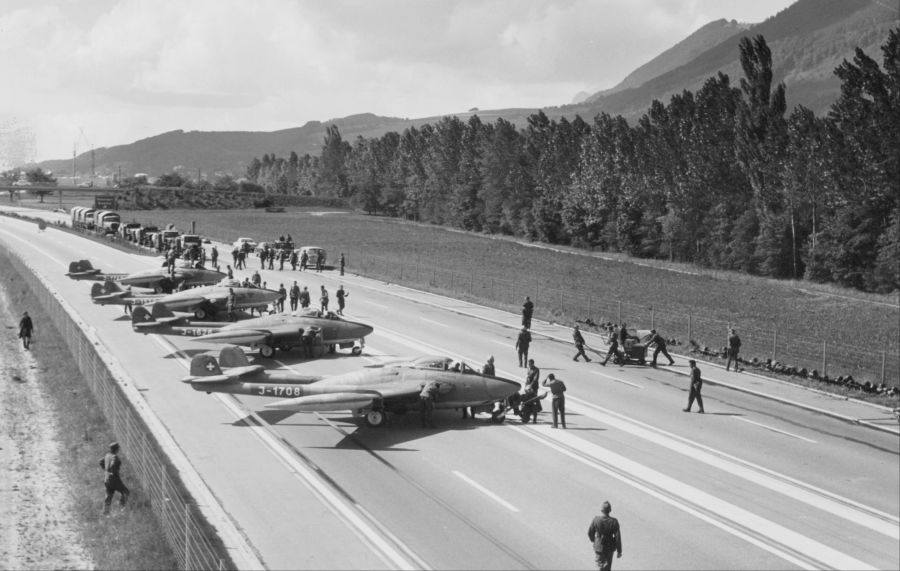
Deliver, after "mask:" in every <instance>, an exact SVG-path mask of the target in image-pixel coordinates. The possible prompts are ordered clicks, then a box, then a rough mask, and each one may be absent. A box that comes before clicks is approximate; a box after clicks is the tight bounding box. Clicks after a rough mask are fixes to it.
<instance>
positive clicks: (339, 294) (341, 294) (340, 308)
mask: <svg viewBox="0 0 900 571" xmlns="http://www.w3.org/2000/svg"><path fill="white" fill-rule="evenodd" d="M348 295H350V294H349V293H347V292H346V291H345V290H344V286H342V285H341V286H338V289H337V291H336V292H335V293H334V297H336V298H337V303H338V310H337V314H338V315H344V304H345V303H346V302H345V301H344V299H345V298H346V297H347V296H348Z"/></svg>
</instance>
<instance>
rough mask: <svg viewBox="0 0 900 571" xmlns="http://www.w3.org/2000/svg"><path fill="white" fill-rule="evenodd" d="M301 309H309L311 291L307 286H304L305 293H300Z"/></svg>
mask: <svg viewBox="0 0 900 571" xmlns="http://www.w3.org/2000/svg"><path fill="white" fill-rule="evenodd" d="M300 307H302V308H303V309H306V308H307V307H309V289H307V287H306V286H303V291H301V292H300Z"/></svg>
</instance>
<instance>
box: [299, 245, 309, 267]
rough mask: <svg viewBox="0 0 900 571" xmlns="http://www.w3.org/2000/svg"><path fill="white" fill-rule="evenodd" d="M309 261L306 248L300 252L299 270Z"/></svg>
mask: <svg viewBox="0 0 900 571" xmlns="http://www.w3.org/2000/svg"><path fill="white" fill-rule="evenodd" d="M308 263H309V254H307V253H306V250H304V251H302V252H300V271H301V272H302V271H303V270H305V269H306V265H307V264H308Z"/></svg>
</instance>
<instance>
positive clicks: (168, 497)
mask: <svg viewBox="0 0 900 571" xmlns="http://www.w3.org/2000/svg"><path fill="white" fill-rule="evenodd" d="M10 254H11V255H10V259H11V260H12V264H13V266H15V267H14V270H15V271H17V272H18V273H19V274H20V275H21V276H22V278H23V279H24V280H25V281H26V282H27V283H28V284H29V286H30V287H31V290H32V291H33V292H34V294H35V296H36V297H37V298H38V299H39V300H40V303H41V305H42V306H43V308H44V310H45V311H46V312H47V314H48V315H49V316H50V318H51V319H52V321H53V324H54V326H55V327H56V328H57V329H58V330H59V332H60V333H61V335H62V337H63V339H65V340H66V343H67V345H68V347H69V351H70V352H71V353H72V357H73V358H74V360H75V365H76V366H77V367H78V370H79V371H80V372H81V374H82V376H83V377H84V379H85V381H86V382H87V384H88V386H89V388H90V389H91V392H92V393H93V395H94V399H95V400H96V402H97V405H98V406H99V407H100V409H101V410H102V411H103V414H104V416H105V417H106V419H107V422H109V424H110V426H111V428H112V430H113V433H114V434H115V435H116V440H117V441H118V442H120V443H122V445H123V448H124V450H126V451H127V453H126V454H127V461H128V467H129V472H131V473H133V474H134V475H135V477H136V478H137V479H138V482H139V487H138V488H139V493H140V495H141V496H142V497H144V498H146V499H147V500H149V504H150V507H151V509H152V510H153V512H154V514H155V515H156V517H157V518H158V521H159V522H160V524H161V527H162V529H163V532H164V534H165V538H166V541H167V542H168V543H169V546H170V547H171V548H172V551H173V552H174V554H175V557H176V558H177V560H178V563H179V567H180V568H181V569H234V568H235V566H234V564H233V562H232V561H231V558H230V557H229V556H228V554H227V551H226V549H225V546H224V545H223V544H222V542H221V541H220V540H219V538H218V536H217V535H216V533H215V531H214V530H213V528H212V527H211V526H209V524H208V523H206V521H205V519H204V518H202V516H200V515H199V514H198V513H196V509H195V507H193V506H195V505H196V504H195V502H193V501H192V499H191V497H190V495H189V493H188V492H187V491H186V489H185V486H184V485H183V484H182V482H181V480H180V478H179V477H178V475H177V471H176V470H175V469H174V467H172V465H171V463H170V462H169V460H168V458H167V456H166V454H165V452H163V450H162V448H161V447H160V445H159V443H158V442H157V441H156V440H155V439H154V438H153V436H152V435H151V433H150V430H149V429H148V428H147V425H146V424H145V423H144V421H143V419H142V418H141V417H140V415H139V413H138V412H137V411H136V410H135V408H134V406H133V405H132V403H131V402H130V401H129V400H128V398H127V396H126V395H125V394H124V393H123V391H122V389H121V387H120V386H119V383H118V382H117V380H116V378H115V376H114V375H113V374H112V373H111V372H110V369H109V366H108V365H107V364H106V363H105V362H104V360H103V358H102V357H101V355H100V354H99V353H98V351H97V348H96V347H95V345H94V342H92V341H91V339H89V337H88V335H87V334H86V333H85V331H86V330H87V329H86V326H85V325H84V324H82V323H78V322H77V321H76V320H75V318H73V317H72V316H71V315H70V314H69V313H68V312H67V311H66V309H65V308H64V307H63V305H62V304H61V303H60V300H59V299H58V298H57V297H56V296H55V295H54V294H53V293H52V292H51V291H49V290H48V289H47V287H46V286H45V284H44V283H43V282H42V281H41V280H40V279H38V277H37V276H36V275H35V274H34V273H33V272H32V271H31V270H30V269H28V268H27V267H26V265H25V264H24V263H23V262H22V260H21V259H19V258H18V257H16V255H15V254H14V253H12V252H11V253H10ZM135 491H138V490H135Z"/></svg>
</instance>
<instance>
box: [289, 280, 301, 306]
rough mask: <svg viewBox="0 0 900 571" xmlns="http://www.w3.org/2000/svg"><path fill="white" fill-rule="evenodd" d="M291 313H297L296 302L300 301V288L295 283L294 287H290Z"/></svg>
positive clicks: (295, 282)
mask: <svg viewBox="0 0 900 571" xmlns="http://www.w3.org/2000/svg"><path fill="white" fill-rule="evenodd" d="M290 297H291V313H293V312H295V311H297V301H298V300H299V299H300V286H298V285H297V281H296V280H295V281H294V285H292V286H291V295H290Z"/></svg>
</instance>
